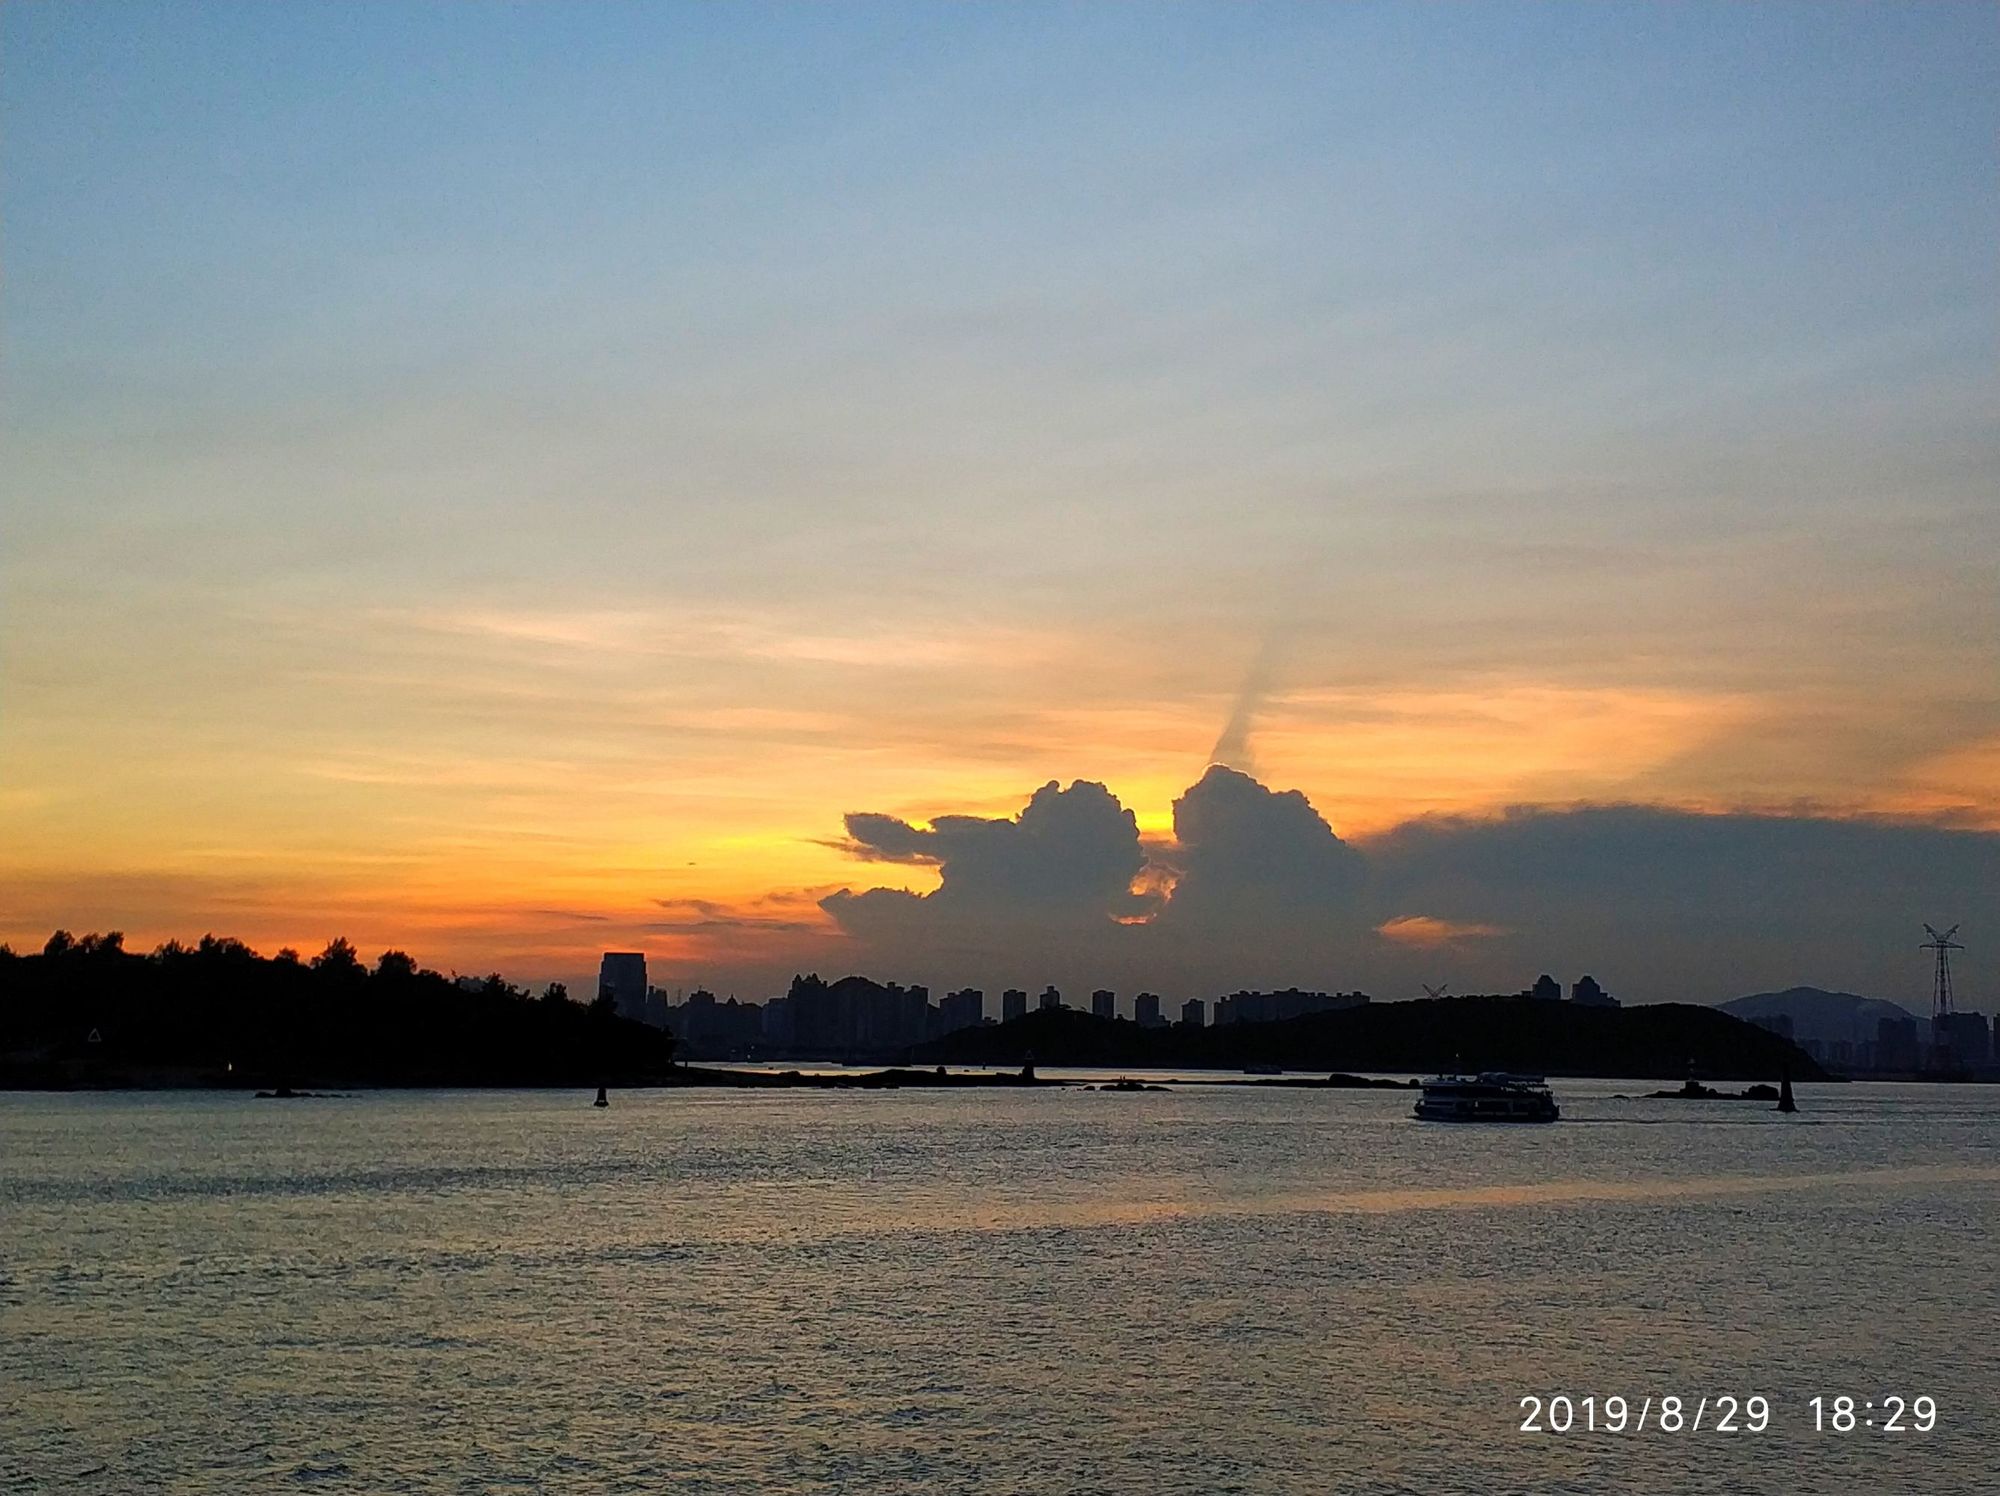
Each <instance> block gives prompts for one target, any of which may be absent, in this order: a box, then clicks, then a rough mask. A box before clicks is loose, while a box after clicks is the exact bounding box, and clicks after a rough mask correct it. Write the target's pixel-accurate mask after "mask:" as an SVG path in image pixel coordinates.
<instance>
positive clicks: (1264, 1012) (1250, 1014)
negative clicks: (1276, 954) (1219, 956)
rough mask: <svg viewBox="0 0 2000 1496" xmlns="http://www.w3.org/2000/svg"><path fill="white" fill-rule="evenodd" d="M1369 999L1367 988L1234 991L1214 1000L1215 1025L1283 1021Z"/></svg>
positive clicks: (1361, 1005)
mask: <svg viewBox="0 0 2000 1496" xmlns="http://www.w3.org/2000/svg"><path fill="white" fill-rule="evenodd" d="M1367 1003H1368V994H1367V993H1365V992H1301V991H1299V989H1298V988H1296V987H1287V988H1286V989H1285V990H1284V991H1282V992H1232V993H1231V994H1230V995H1229V996H1228V997H1218V998H1217V999H1216V1000H1215V1026H1216V1027H1217V1028H1221V1027H1222V1026H1223V1025H1224V1024H1225V1023H1283V1022H1284V1021H1285V1020H1286V1019H1289V1018H1304V1017H1305V1016H1306V1015H1307V1014H1309V1013H1334V1012H1338V1011H1340V1010H1341V1009H1343V1008H1360V1007H1365V1006H1367Z"/></svg>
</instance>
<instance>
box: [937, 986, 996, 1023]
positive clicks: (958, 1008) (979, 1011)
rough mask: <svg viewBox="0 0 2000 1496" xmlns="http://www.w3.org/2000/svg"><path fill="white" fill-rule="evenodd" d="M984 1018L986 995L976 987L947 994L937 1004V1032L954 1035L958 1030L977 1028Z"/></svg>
mask: <svg viewBox="0 0 2000 1496" xmlns="http://www.w3.org/2000/svg"><path fill="white" fill-rule="evenodd" d="M985 1017H986V994H985V993H984V992H981V991H980V990H979V989H978V988H977V987H965V988H962V989H960V990H959V991H957V992H947V993H946V994H945V996H944V1001H943V1002H941V1003H939V1004H938V1032H939V1033H943V1034H955V1033H957V1032H958V1031H959V1030H960V1029H967V1028H977V1027H978V1026H979V1024H980V1021H981V1020H982V1019H984V1018H985Z"/></svg>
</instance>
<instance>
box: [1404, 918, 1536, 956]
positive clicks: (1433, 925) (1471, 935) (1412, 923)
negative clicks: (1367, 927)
mask: <svg viewBox="0 0 2000 1496" xmlns="http://www.w3.org/2000/svg"><path fill="white" fill-rule="evenodd" d="M1375 933H1376V934H1377V935H1380V936H1381V937H1382V938H1383V939H1384V940H1390V941H1394V942H1395V943H1396V944H1397V945H1413V946H1421V947H1426V948H1428V947H1433V946H1441V945H1451V944H1453V943H1455V942H1457V941H1460V940H1492V939H1495V938H1497V937H1499V936H1502V935H1508V934H1511V933H1513V932H1512V931H1510V930H1508V929H1507V928H1506V927H1505V926H1503V925H1481V924H1473V923H1470V922H1464V921H1457V920H1449V919H1438V918H1437V917H1436V916H1434V915H1429V914H1399V915H1397V916H1396V917H1395V918H1394V919H1385V920H1383V921H1382V923H1381V924H1379V925H1377V926H1376V927H1375Z"/></svg>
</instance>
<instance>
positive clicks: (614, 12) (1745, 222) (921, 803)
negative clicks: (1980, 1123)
mask: <svg viewBox="0 0 2000 1496" xmlns="http://www.w3.org/2000/svg"><path fill="white" fill-rule="evenodd" d="M1996 83H2000V12H1996V11H1995V10H1994V9H1993V8H1992V7H1989V6H1982V5H1964V4H1923V3H1912V4H1902V5H1897V6H1893V7H1892V6H1865V5H1844V4H1830V5H1821V4H1812V5H1807V4H1792V5H1788V4H1766V5H1759V6H1738V5H1720V4H1717V5H1702V4H1685V5H1660V6H1647V5H1637V4H1616V5H1605V6H1564V5H1527V6H1518V5H1505V4H1489V5H1481V6H1451V7H1438V6H1426V5H1416V4H1409V5H1379V6H1376V5H1352V6H1321V5H1275V4H1272V5H1258V6H1239V5H1233V4H1232V5H1200V4H1183V5H1171V6H1168V5H1156V4H1133V5H1117V6H1073V5H1064V6H1038V5H1009V6H1004V7H1002V6H988V7H975V6H959V7H943V6H917V5H910V6H890V7H864V6H810V7H809V6H754V5H744V6H728V7H722V6H697V5H682V6H673V5H624V4H611V3H595V0H593V3H583V4H571V5H521V6H513V5H494V6H463V5H423V4H403V5H396V6H358V7H349V6H273V5H262V4H247V3H246V4H238V5H204V4H196V3H184V4H174V5H165V4H145V5H138V4H119V3H102V4H94V5H89V6H74V5H60V4H54V3H46V0H43V3H37V0H25V3H16V4H10V5H7V6H5V7H3V8H0V436H4V451H5V461H4V463H0V940H6V941H9V942H11V943H12V944H14V946H15V947H16V948H17V949H28V948H33V947H37V946H39V944H40V943H41V941H42V940H43V939H44V938H46V935H47V933H48V932H49V931H50V930H52V929H54V928H56V927H58V926H63V927H68V928H73V929H75V930H77V931H78V932H81V931H83V930H86V929H107V928H119V929H122V930H124V931H125V932H126V933H127V938H128V944H131V945H134V946H136V947H142V948H143V947H145V946H149V945H151V944H154V943H157V942H158V941H161V940H165V939H167V938H169V937H180V938H183V939H189V938H192V937H194V936H196V935H199V934H201V933H203V932H204V931H215V932H216V933H223V934H232V935H236V936H239V937H241V938H243V939H246V940H249V941H250V942H251V943H252V944H253V945H256V946H258V947H259V948H261V949H264V950H266V951H267V952H268V951H270V950H272V949H275V948H277V947H278V946H280V945H287V944H289V945H293V946H296V947H298V948H300V949H303V950H307V951H308V952H310V951H311V950H314V949H317V948H318V947H319V946H320V945H322V944H324V943H325V941H327V940H328V939H330V938H332V937H333V936H335V935H346V936H349V937H351V938H352V939H354V940H355V941H356V943H357V944H358V945H360V946H361V947H362V949H363V950H364V952H368V953H371V954H372V953H373V952H374V951H377V950H380V949H384V948H387V947H390V946H396V947H402V948H405V949H408V950H410V951H411V952H413V953H414V954H416V955H417V956H418V957H419V959H420V960H422V961H424V962H425V963H426V964H430V965H434V966H437V967H439V968H441V969H446V970H459V971H466V972H485V971H489V970H495V969H497V970H500V971H502V972H503V973H505V974H507V975H508V976H510V977H513V978H515V979H517V980H521V981H532V982H537V983H539V982H541V981H544V980H548V979H551V978H555V979H562V980H566V981H568V982H569V983H570V984H571V985H572V988H573V989H574V990H578V991H587V990H590V989H592V988H594V975H593V973H594V971H595V967H596V959H597V954H598V952H600V951H602V950H605V949H641V950H644V951H646V953H647V954H648V957H649V961H650V968H651V971H652V975H653V979H654V981H655V982H656V983H658V984H660V985H663V986H666V987H668V988H669V989H670V990H672V989H676V988H686V987H693V986H696V985H704V984H705V985H708V986H710V987H712V988H713V989H715V990H716V991H718V992H724V993H737V994H740V995H742V996H744V997H746V998H747V997H761V996H764V995H767V994H768V993H769V992H772V991H777V990H782V987H783V984H784V982H785V980H786V979H787V978H788V977H789V975H790V974H791V973H792V972H794V971H800V970H820V971H822V972H823V973H824V974H826V975H829V976H832V975H835V974H844V973H846V972H850V971H860V972H867V973H870V974H873V975H876V976H878V977H880V978H883V979H896V980H902V981H923V982H926V983H928V984H930V985H932V986H933V987H934V988H936V989H938V990H943V989H944V988H946V987H950V986H957V985H960V984H963V983H971V984H974V985H981V986H984V987H987V988H988V989H989V995H990V992H991V991H993V990H997V989H998V988H1000V987H1003V986H1021V987H1026V988H1030V989H1031V990H1035V989H1039V987H1040V986H1041V985H1043V984H1044V983H1046V982H1056V983H1057V984H1058V985H1061V986H1063V987H1064V988H1065V989H1066V990H1068V989H1071V988H1076V989H1087V988H1089V987H1093V986H1111V987H1114V988H1116V989H1117V990H1118V991H1120V993H1121V994H1124V996H1123V998H1122V1002H1123V1005H1124V1006H1126V1007H1128V1008H1129V1000H1130V999H1129V994H1130V993H1131V992H1132V991H1135V990H1137V988H1138V987H1140V986H1145V987H1150V988H1151V989H1153V990H1155V991H1159V992H1161V993H1163V994H1165V995H1167V996H1169V997H1170V998H1178V997H1181V996H1190V995H1212V993H1213V992H1215V991H1226V990H1230V989H1232V988H1234V987H1237V986H1241V985H1246V984H1248V985H1256V984H1265V985H1271V984H1277V985H1283V984H1287V983H1297V984H1298V985H1301V986H1306V987H1316V988H1323V989H1328V990H1333V989H1351V988H1355V987H1362V988H1365V989H1367V990H1370V991H1373V992H1375V993H1377V994H1378V995H1381V996H1409V995H1415V994H1416V993H1417V992H1418V991H1419V990H1420V989H1419V988H1418V986H1417V984H1418V983H1419V982H1420V981H1428V982H1431V983H1433V984H1435V983H1437V982H1439V981H1449V982H1451V983H1455V984H1458V986H1457V990H1512V989H1514V988H1516V987H1519V986H1523V985H1525V984H1526V983H1528V982H1530V981H1532V980H1533V978H1534V976H1535V975H1536V974H1537V973H1538V972H1540V971H1543V970H1548V971H1552V972H1553V973H1555V974H1556V975H1557V976H1558V977H1560V978H1561V979H1562V980H1564V981H1566V982H1567V981H1571V980H1574V978H1575V977H1576V976H1577V975H1580V974H1581V973H1582V972H1583V971H1585V970H1589V971H1591V972H1592V973H1593V974H1594V975H1596V976H1597V977H1598V979H1599V980H1600V981H1602V982H1603V983H1604V984H1605V985H1606V986H1607V987H1608V988H1610V989H1611V990H1612V991H1613V992H1616V993H1619V994H1621V995H1624V996H1626V997H1628V998H1630V999H1635V1000H1641V1001H1652V1000H1663V999H1692V1000H1697V1001H1714V1000H1720V999H1725V998H1728V997H1731V996H1734V995H1736V994H1738V993H1741V992H1745V991H1752V990H1757V989H1758V988H1760V987H1769V986H1786V985H1791V984H1793V983H1798V982H1804V983H1812V984H1814V985H1820V986H1826V987H1834V988H1846V989H1849V990H1857V991H1863V992H1867V993H1870V994H1873V995H1881V996H1887V997H1892V998H1901V999H1905V1000H1914V1001H1916V1002H1917V1003H1918V1004H1919V1005H1921V1003H1922V1002H1923V1001H1924V1000H1925V999H1926V997H1927V995H1928V968H1927V967H1926V966H1925V964H1924V956H1923V953H1922V952H1920V951H1918V950H1917V948H1916V947H1917V944H1918V942H1919V941H1920V940H1921V939H1922V929H1921V923H1922V922H1923V921H1925V920H1929V921H1932V922H1942V923H1954V922H1960V921H1963V922H1964V924H1965V929H1964V932H1963V934H1962V937H1961V938H1963V939H1964V940H1965V942H1966V944H1967V946H1968V950H1967V951H1966V953H1965V955H1964V957H1963V958H1962V966H1961V973H1960V977H1959V989H1960V995H1961V999H1962V1001H1964V1002H1966V1003H1968V1004H1969V1005H1973V1006H1978V1007H1983V1008H1985V1009H1987V1010H1988V1011H1991V1010H1993V1009H1994V1008H1996V1007H2000V927H1994V926H1992V924H1991V920H1992V911H1993V910H1994V909H1995V908H1996V907H2000V585H1996V582H2000V564H1997V563H2000V482H1997V481H1996V479H2000V431H1997V430H1996V423H1995V413H1996V410H2000V404H1996V396H2000V360H1996V352H2000V337H1996V333H2000V294H1997V293H2000V269H1996V260H1995V256H1994V254H1993V245H1994V244H1995V243H1996V242H2000V232H1997V231H2000V186H1997V184H2000V174H1996V171H1995V166H1996V161H1995V154H1996V144H1995V142H1996V139H2000V87H1996ZM1212 761H1220V762H1221V763H1223V764H1225V765H1226V766H1227V768H1226V769H1225V770H1215V771H1211V770H1210V767H1209V766H1210V764H1211V762H1212ZM1049 785H1054V786H1055V788H1053V789H1044V788H1043V787H1044V786H1049ZM1982 918H1983V919H1984V920H1985V921H1986V927H1985V928H1984V929H1982V926H1981V921H1982ZM1982 947H1983V949H1982Z"/></svg>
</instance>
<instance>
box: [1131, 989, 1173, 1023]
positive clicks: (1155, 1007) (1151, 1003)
mask: <svg viewBox="0 0 2000 1496" xmlns="http://www.w3.org/2000/svg"><path fill="white" fill-rule="evenodd" d="M1132 1016H1133V1017H1134V1018H1136V1019H1138V1020H1139V1027H1140V1028H1158V1027H1159V1026H1160V1025H1161V1024H1162V1023H1164V1022H1166V1020H1165V1019H1163V1018H1162V1017H1160V998H1159V994H1158V993H1154V992H1142V993H1140V994H1139V995H1138V996H1137V997H1135V998H1133V999H1132Z"/></svg>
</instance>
